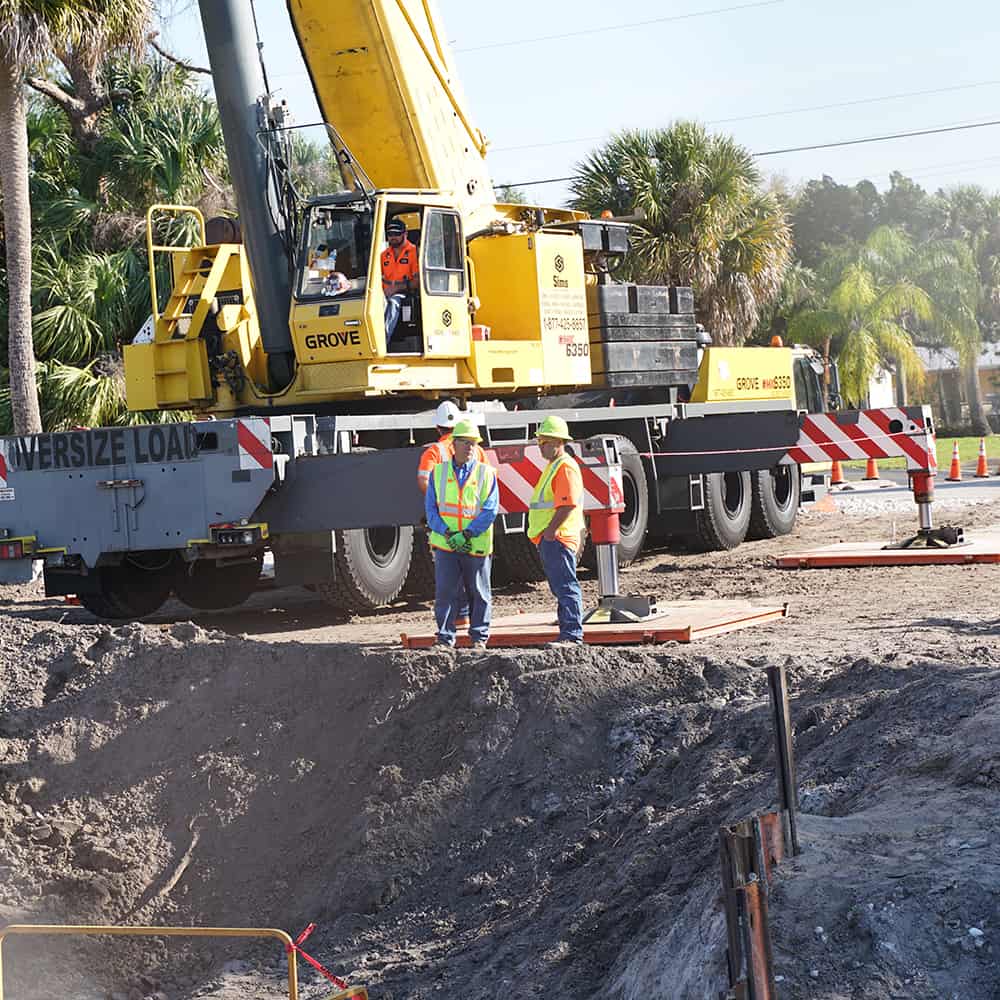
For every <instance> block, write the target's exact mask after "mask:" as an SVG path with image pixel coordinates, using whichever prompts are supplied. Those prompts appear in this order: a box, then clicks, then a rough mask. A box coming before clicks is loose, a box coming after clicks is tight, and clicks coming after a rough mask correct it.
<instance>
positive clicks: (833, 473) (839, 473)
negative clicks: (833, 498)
mask: <svg viewBox="0 0 1000 1000" xmlns="http://www.w3.org/2000/svg"><path fill="white" fill-rule="evenodd" d="M846 482H847V480H846V479H845V478H844V470H843V469H842V468H841V467H840V459H839V458H835V459H834V460H833V468H832V469H831V470H830V485H831V486H843V485H844V483H846Z"/></svg>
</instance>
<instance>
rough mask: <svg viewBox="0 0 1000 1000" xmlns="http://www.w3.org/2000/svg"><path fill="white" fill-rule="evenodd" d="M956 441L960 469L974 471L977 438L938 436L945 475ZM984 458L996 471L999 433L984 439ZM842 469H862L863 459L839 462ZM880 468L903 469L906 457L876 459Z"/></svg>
mask: <svg viewBox="0 0 1000 1000" xmlns="http://www.w3.org/2000/svg"><path fill="white" fill-rule="evenodd" d="M956 441H957V442H958V453H959V455H961V457H962V469H963V470H965V469H970V470H972V471H975V468H976V459H977V458H978V457H979V438H973V437H964V438H938V439H937V460H938V469H940V470H942V471H943V472H944V474H945V475H947V474H948V468H949V466H950V465H951V450H952V448H953V447H954V446H955V442H956ZM986 460H987V462H988V463H989V467H990V472H991V473H992V472H996V471H997V466H998V465H1000V434H994V435H993V436H992V437H988V438H987V439H986ZM840 464H841V466H842V467H843V468H844V469H863V468H864V467H865V464H866V463H865V462H864V460H859V461H853V462H841V463H840ZM878 467H879V468H880V469H905V468H906V459H904V458H880V459H879V460H878Z"/></svg>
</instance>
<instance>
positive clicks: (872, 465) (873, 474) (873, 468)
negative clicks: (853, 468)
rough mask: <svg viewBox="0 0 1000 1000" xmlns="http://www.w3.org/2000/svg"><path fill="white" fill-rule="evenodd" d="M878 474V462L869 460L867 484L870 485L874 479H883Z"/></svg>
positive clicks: (866, 476) (866, 471) (866, 465)
mask: <svg viewBox="0 0 1000 1000" xmlns="http://www.w3.org/2000/svg"><path fill="white" fill-rule="evenodd" d="M881 478H882V477H881V476H879V474H878V462H876V461H875V459H874V458H869V459H868V461H867V463H865V480H864V481H865V482H866V483H870V482H871V481H872V480H873V479H881Z"/></svg>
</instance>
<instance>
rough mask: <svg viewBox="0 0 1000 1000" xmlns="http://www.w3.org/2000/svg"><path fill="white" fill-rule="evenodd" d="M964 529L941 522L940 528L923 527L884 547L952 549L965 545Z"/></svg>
mask: <svg viewBox="0 0 1000 1000" xmlns="http://www.w3.org/2000/svg"><path fill="white" fill-rule="evenodd" d="M967 544H968V542H966V540H965V529H964V528H960V527H958V525H955V524H943V525H941V527H940V528H925V529H923V530H921V531H918V532H917V533H916V534H915V535H911V536H910V537H909V538H904V539H903V540H902V541H901V542H890V543H889V544H888V545H883V546H882V548H884V549H952V548H955V547H956V546H959V545H967Z"/></svg>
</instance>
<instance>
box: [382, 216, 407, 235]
mask: <svg viewBox="0 0 1000 1000" xmlns="http://www.w3.org/2000/svg"><path fill="white" fill-rule="evenodd" d="M385 235H386V236H405V235H406V223H405V222H403V220H402V219H390V220H389V221H388V222H387V223H386V226H385Z"/></svg>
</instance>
